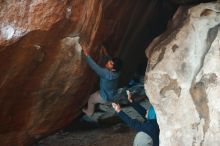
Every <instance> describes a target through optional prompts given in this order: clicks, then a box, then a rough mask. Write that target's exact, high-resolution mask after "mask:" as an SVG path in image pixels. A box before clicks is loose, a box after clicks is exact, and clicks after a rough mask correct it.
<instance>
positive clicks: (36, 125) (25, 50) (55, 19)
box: [0, 0, 173, 146]
mask: <svg viewBox="0 0 220 146" xmlns="http://www.w3.org/2000/svg"><path fill="white" fill-rule="evenodd" d="M165 4H166V5H165ZM165 4H164V2H161V1H160V0H151V1H147V2H143V1H124V0H120V1H118V0H108V1H104V0H35V1H31V0H19V1H16V0H8V1H4V0H3V1H0V111H1V112H0V143H1V144H0V145H1V146H21V145H29V144H30V143H32V142H33V140H34V139H36V138H39V137H41V136H43V135H45V134H49V133H51V132H54V131H55V130H57V129H60V128H62V127H64V126H65V125H66V124H68V123H69V122H70V121H71V120H73V119H74V118H75V117H76V116H77V114H78V113H80V111H81V108H82V107H83V106H84V105H85V103H86V100H87V97H88V95H89V94H90V93H92V92H93V91H94V90H96V89H97V88H94V87H95V86H94V85H96V81H97V78H96V76H95V74H94V73H93V72H92V71H91V70H90V69H89V68H88V67H87V65H86V63H85V61H84V58H83V57H82V56H81V52H80V51H79V50H77V49H76V48H75V43H74V42H76V36H80V43H81V44H82V46H83V47H85V48H91V49H90V51H91V55H92V56H93V57H94V58H95V60H98V59H99V57H101V56H102V54H101V52H100V51H99V50H98V49H96V46H98V45H100V44H101V43H102V42H105V44H106V45H107V46H108V47H110V48H112V49H111V50H110V53H111V54H112V55H115V54H118V55H120V54H123V55H122V58H124V60H128V62H127V63H130V62H131V61H130V60H129V57H130V58H131V57H132V59H133V60H135V62H134V63H132V64H131V65H130V66H133V68H134V65H135V64H137V62H138V61H139V60H140V58H141V57H139V55H142V56H144V53H143V52H144V49H145V46H146V44H147V43H149V42H150V39H152V38H153V36H155V35H157V34H158V33H160V32H161V31H162V30H163V29H164V27H165V25H166V23H167V19H168V18H169V17H170V15H171V14H172V12H173V8H172V6H171V5H170V4H169V3H168V2H166V3H165ZM161 13H163V15H164V16H161ZM152 14H154V16H152ZM154 24H156V25H154ZM158 26H160V29H159V30H158V31H153V30H154V29H155V28H157V27H158ZM140 36H141V38H142V39H141V40H139V38H140ZM144 38H146V39H144ZM137 40H139V41H137ZM135 46H136V47H137V48H138V49H137V50H138V51H135V50H134V49H136V48H135ZM113 48H114V49H113ZM139 48H140V49H139ZM123 50H128V51H131V50H133V51H132V52H131V54H130V55H128V53H124V52H125V51H123ZM133 52H135V55H134V54H132V53H133ZM142 59H143V57H142Z"/></svg>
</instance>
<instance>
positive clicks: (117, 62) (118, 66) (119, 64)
mask: <svg viewBox="0 0 220 146" xmlns="http://www.w3.org/2000/svg"><path fill="white" fill-rule="evenodd" d="M112 61H113V62H114V65H113V68H114V69H115V71H116V72H119V71H120V70H121V68H122V61H121V59H120V58H117V57H114V58H112Z"/></svg>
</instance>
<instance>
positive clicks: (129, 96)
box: [126, 90, 133, 103]
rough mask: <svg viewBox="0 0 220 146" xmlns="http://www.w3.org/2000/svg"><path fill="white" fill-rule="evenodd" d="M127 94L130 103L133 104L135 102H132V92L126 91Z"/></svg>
mask: <svg viewBox="0 0 220 146" xmlns="http://www.w3.org/2000/svg"><path fill="white" fill-rule="evenodd" d="M126 93H127V95H128V101H129V102H130V103H132V102H133V100H132V98H131V92H130V91H129V90H126Z"/></svg>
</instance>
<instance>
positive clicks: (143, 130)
mask: <svg viewBox="0 0 220 146" xmlns="http://www.w3.org/2000/svg"><path fill="white" fill-rule="evenodd" d="M127 95H128V101H129V102H130V103H131V106H132V107H133V108H134V109H135V110H136V111H137V112H138V113H139V114H140V115H141V116H142V117H143V118H144V119H145V121H144V122H140V121H138V120H136V119H132V118H130V117H129V116H128V115H127V114H125V113H124V112H123V111H121V108H120V105H119V104H116V103H112V107H113V108H114V110H115V111H116V113H117V115H118V116H119V117H120V118H121V119H122V120H123V121H124V122H125V123H126V124H127V125H128V126H129V127H131V128H133V129H135V130H137V131H138V133H137V135H136V137H135V139H134V146H159V131H160V130H159V126H158V124H157V119H156V113H155V111H154V108H153V106H150V108H149V109H148V111H146V110H145V108H143V107H142V106H141V105H139V104H138V103H136V102H135V101H133V100H132V98H131V94H130V92H129V91H127ZM143 137H144V138H143Z"/></svg>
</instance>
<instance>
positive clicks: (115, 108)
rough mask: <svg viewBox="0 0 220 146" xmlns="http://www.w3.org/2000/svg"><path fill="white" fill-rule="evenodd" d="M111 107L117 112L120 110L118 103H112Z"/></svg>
mask: <svg viewBox="0 0 220 146" xmlns="http://www.w3.org/2000/svg"><path fill="white" fill-rule="evenodd" d="M112 107H113V108H114V110H115V111H116V112H117V113H119V112H120V111H121V107H120V105H119V104H116V103H114V102H113V103H112Z"/></svg>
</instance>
